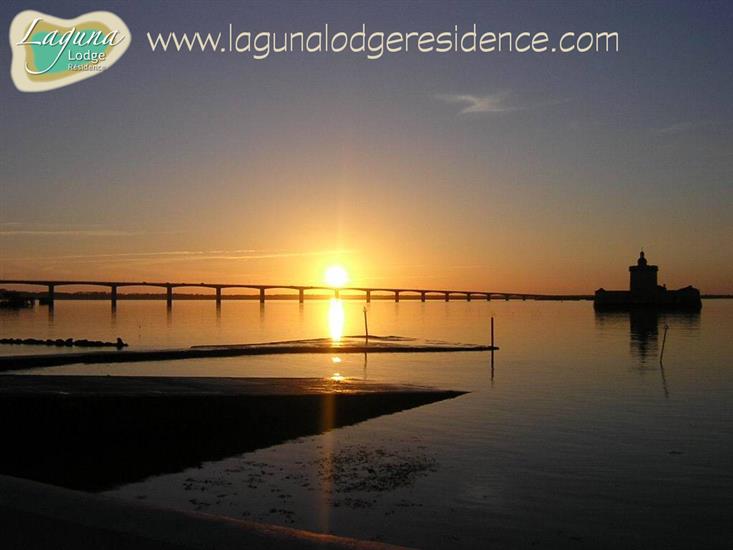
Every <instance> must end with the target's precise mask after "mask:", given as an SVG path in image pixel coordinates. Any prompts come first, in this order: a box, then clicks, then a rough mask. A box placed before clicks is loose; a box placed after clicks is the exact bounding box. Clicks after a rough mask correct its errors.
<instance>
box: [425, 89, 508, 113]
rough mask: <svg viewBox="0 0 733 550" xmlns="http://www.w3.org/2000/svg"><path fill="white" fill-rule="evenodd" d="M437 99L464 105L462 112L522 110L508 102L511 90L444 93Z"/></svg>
mask: <svg viewBox="0 0 733 550" xmlns="http://www.w3.org/2000/svg"><path fill="white" fill-rule="evenodd" d="M436 98H437V99H439V100H441V101H445V102H446V103H452V104H458V105H463V109H461V111H460V114H462V115H466V114H470V113H509V112H512V111H518V110H520V107H516V106H511V105H508V104H507V99H508V98H509V92H497V93H494V94H489V95H482V96H480V95H471V94H442V95H437V96H436Z"/></svg>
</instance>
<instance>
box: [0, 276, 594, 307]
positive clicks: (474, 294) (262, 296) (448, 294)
mask: <svg viewBox="0 0 733 550" xmlns="http://www.w3.org/2000/svg"><path fill="white" fill-rule="evenodd" d="M0 285H23V286H40V287H45V288H46V289H47V300H48V304H49V305H50V306H53V303H54V299H55V292H56V288H58V287H62V286H86V287H90V286H92V287H103V288H109V289H110V300H111V301H112V305H113V306H116V305H117V299H118V292H117V291H118V289H120V288H124V287H154V288H161V289H165V291H166V301H167V303H168V305H169V306H170V305H171V304H172V303H173V298H174V293H173V289H176V288H209V289H213V290H214V291H215V293H216V295H215V299H216V303H217V305H219V304H221V301H222V299H223V298H226V297H225V296H223V295H222V290H224V289H236V288H239V289H249V290H256V291H258V292H259V301H260V303H265V300H266V299H267V291H268V290H292V291H296V290H297V291H298V301H299V302H300V303H303V302H304V301H305V297H306V292H307V291H321V292H324V291H325V292H328V293H333V296H334V297H335V298H338V297H339V296H340V293H342V292H348V293H351V294H353V293H363V294H364V299H365V301H366V302H371V299H372V294H373V293H379V294H380V295H383V294H387V295H388V296H389V295H392V296H393V297H394V301H395V302H399V301H400V296H404V295H410V296H411V297H415V298H417V297H419V298H420V301H422V302H425V301H426V300H428V299H440V298H442V299H443V300H445V301H446V302H450V301H451V299H452V298H459V299H465V300H466V301H468V302H470V301H471V300H473V299H474V298H475V299H484V300H487V301H490V300H492V299H503V300H582V299H586V298H588V297H587V296H581V295H561V294H527V293H520V292H494V291H488V290H447V289H423V288H381V287H331V286H302V285H276V284H275V285H273V284H268V285H257V284H236V283H182V282H178V283H175V282H164V283H163V282H149V281H81V280H70V281H64V280H30V279H0Z"/></svg>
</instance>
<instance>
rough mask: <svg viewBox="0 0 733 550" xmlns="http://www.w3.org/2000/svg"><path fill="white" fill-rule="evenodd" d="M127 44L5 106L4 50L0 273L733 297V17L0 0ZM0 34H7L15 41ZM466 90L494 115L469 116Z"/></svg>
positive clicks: (493, 6)
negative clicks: (93, 16) (342, 48)
mask: <svg viewBox="0 0 733 550" xmlns="http://www.w3.org/2000/svg"><path fill="white" fill-rule="evenodd" d="M28 8H32V9H38V10H40V11H45V12H47V13H49V14H51V15H55V16H58V17H63V18H72V17H75V16H77V15H80V14H81V13H84V12H87V11H93V10H100V9H108V10H110V11H113V12H114V13H116V14H117V15H119V16H120V17H121V18H122V19H123V20H124V21H125V22H126V23H127V25H128V27H129V28H130V30H131V32H132V35H133V36H132V44H131V46H130V48H129V50H128V51H127V53H126V54H125V56H124V57H123V58H122V59H121V60H120V61H119V62H118V63H117V64H116V65H115V66H114V67H113V68H112V69H111V70H109V71H108V72H106V73H104V74H102V75H100V76H97V77H94V78H92V79H90V80H87V81H84V82H82V83H79V84H74V85H72V86H69V87H65V88H62V89H59V90H54V91H51V92H45V93H37V94H28V93H21V92H18V91H16V90H15V88H14V87H13V85H12V82H11V80H10V77H9V64H10V49H9V47H8V46H7V44H6V45H5V46H4V47H2V48H0V52H1V53H0V74H2V75H3V76H2V77H0V100H1V103H0V136H2V139H1V141H0V190H1V198H0V256H1V259H0V278H10V277H24V278H50V277H53V278H85V279H91V278H114V279H120V280H124V279H128V280H129V279H144V280H187V281H212V282H213V281H216V282H219V281H226V282H244V283H291V284H293V283H294V284H309V283H321V282H322V281H321V275H322V272H323V270H324V268H325V267H326V266H327V265H329V264H333V263H339V264H343V265H344V266H345V267H346V268H347V269H348V270H349V272H350V274H351V277H352V282H353V283H354V284H360V285H373V286H402V287H433V288H466V289H475V290H482V289H485V290H494V291H502V290H508V291H517V292H521V291H528V292H532V291H534V292H583V293H586V292H591V291H593V290H594V289H596V288H598V287H601V286H603V287H605V288H626V285H627V282H628V281H627V279H628V272H627V266H628V265H629V264H630V263H631V262H632V261H634V260H635V258H636V256H637V255H638V251H639V248H640V247H642V246H643V247H644V249H645V251H646V252H647V257H648V258H649V260H650V261H651V262H652V263H657V264H659V265H660V282H666V283H667V284H668V286H670V287H678V286H684V285H686V284H694V285H696V286H698V287H699V288H700V289H702V290H703V292H733V254H731V245H730V241H731V235H733V222H732V221H731V220H732V217H731V205H732V204H733V192H732V191H733V185H732V184H733V106H732V105H731V98H732V97H733V65H732V64H731V58H730V52H731V38H732V37H731V29H733V4H731V3H729V2H720V3H716V2H705V3H693V2H690V3H673V2H660V3H652V2H644V3H616V2H613V3H600V4H597V5H596V4H593V5H591V4H590V3H580V2H568V3H550V2H477V3H471V2H455V3H452V2H446V3H440V4H438V3H437V2H426V3H420V2H411V3H397V2H384V3H379V2H368V3H367V2H364V3H357V2H341V3H308V2H297V3H296V2H292V3H288V2H262V3H255V2H246V3H243V4H242V5H237V4H234V3H227V2H218V3H217V2H190V3H185V2H165V3H161V4H158V5H155V4H154V5H152V6H151V5H149V4H148V3H139V4H137V3H135V2H119V3H118V2H104V1H95V2H49V3H44V2H18V3H14V2H9V3H3V4H2V6H1V7H0V20H2V22H3V28H5V29H8V28H9V25H10V21H11V20H12V18H13V17H14V16H15V14H16V13H17V12H19V11H21V10H22V9H28ZM362 22H363V23H366V24H367V26H368V28H369V29H373V30H383V31H386V32H388V31H392V30H400V31H404V32H407V31H410V30H423V29H424V30H433V31H435V32H439V31H441V30H444V29H450V28H452V26H453V25H455V24H459V25H462V26H469V25H471V24H472V23H474V22H476V23H477V24H478V25H479V26H480V27H483V28H485V29H486V30H494V31H504V30H512V31H515V32H521V31H525V30H527V31H541V30H544V31H547V32H549V33H557V34H560V33H562V32H564V31H568V30H572V31H578V32H581V31H584V30H590V31H603V30H607V31H618V32H619V33H620V35H621V41H620V43H621V51H620V52H619V53H600V54H593V55H551V54H545V55H542V54H525V55H517V54H493V55H463V56H459V55H455V54H451V55H424V54H423V55H419V54H406V55H405V54H402V55H393V56H389V57H387V58H383V59H381V60H378V61H367V60H365V59H363V57H361V56H359V55H341V56H333V55H327V54H322V55H317V56H302V55H287V56H276V57H271V58H270V59H269V60H267V61H261V62H257V61H253V60H252V59H250V58H249V57H246V56H239V55H236V54H227V55H221V56H218V55H214V54H211V53H208V54H201V53H190V54H188V53H187V54H176V53H167V54H163V53H153V52H151V51H150V49H149V47H148V44H147V39H146V38H145V32H148V31H150V32H168V31H178V32H185V31H189V32H192V31H197V30H198V31H202V32H219V31H221V32H225V31H226V28H227V25H228V24H229V23H232V24H233V25H234V27H235V29H238V30H252V31H259V30H280V31H282V30H303V31H306V32H308V31H311V30H318V29H319V28H321V27H322V25H323V24H324V23H329V24H330V25H332V26H333V27H343V28H344V29H345V30H350V31H356V30H358V29H359V27H360V25H361V23H362ZM5 32H7V30H6V31H5ZM452 94H455V95H470V96H475V97H476V98H479V100H478V101H479V102H482V103H483V104H487V105H492V106H493V108H492V109H491V111H492V112H468V113H462V112H461V111H462V110H463V108H464V107H465V105H462V104H459V103H452V102H449V101H446V100H445V98H444V96H449V95H452Z"/></svg>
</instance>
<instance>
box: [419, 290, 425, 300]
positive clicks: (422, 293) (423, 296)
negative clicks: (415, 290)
mask: <svg viewBox="0 0 733 550" xmlns="http://www.w3.org/2000/svg"><path fill="white" fill-rule="evenodd" d="M420 301H421V302H424V301H425V293H424V292H421V293H420Z"/></svg>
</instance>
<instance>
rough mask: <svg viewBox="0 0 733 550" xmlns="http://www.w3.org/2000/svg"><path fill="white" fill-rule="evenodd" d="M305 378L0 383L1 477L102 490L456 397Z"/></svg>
mask: <svg viewBox="0 0 733 550" xmlns="http://www.w3.org/2000/svg"><path fill="white" fill-rule="evenodd" d="M463 393H464V392H459V391H450V390H438V389H434V388H427V387H419V386H407V385H396V384H374V383H370V382H365V381H357V380H343V381H334V380H330V379H318V378H304V379H292V378H291V379H285V378H171V377H119V376H32V375H3V376H0V415H2V418H7V419H10V418H12V421H10V422H7V423H5V427H4V434H3V435H4V443H5V449H6V451H5V452H4V453H2V455H0V473H5V474H10V475H15V476H20V477H26V478H30V479H35V480H38V481H43V482H47V483H53V484H57V485H62V486H65V487H70V488H76V489H86V490H94V491H99V490H105V489H110V488H112V487H116V486H119V485H122V484H124V483H131V482H134V481H138V480H141V479H144V478H146V477H148V476H151V475H157V474H161V473H166V472H177V471H181V470H183V469H185V468H188V467H192V466H197V465H200V464H201V463H202V462H203V461H210V460H219V459H222V458H225V457H228V456H233V455H236V454H241V453H244V452H249V451H252V450H255V449H259V448H264V447H268V446H271V445H275V444H278V443H282V442H284V441H287V440H289V439H293V438H296V437H300V436H304V435H313V434H318V433H323V432H326V431H328V430H330V429H332V428H337V427H341V426H346V425H350V424H354V423H357V422H362V421H364V420H367V419H369V418H374V417H376V416H380V415H383V414H391V413H394V412H398V411H401V410H405V409H409V408H412V407H417V406H421V405H425V404H428V403H433V402H435V401H440V400H443V399H450V398H454V397H458V396H460V395H462V394H463Z"/></svg>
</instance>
